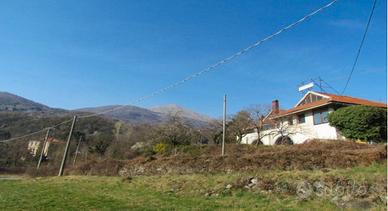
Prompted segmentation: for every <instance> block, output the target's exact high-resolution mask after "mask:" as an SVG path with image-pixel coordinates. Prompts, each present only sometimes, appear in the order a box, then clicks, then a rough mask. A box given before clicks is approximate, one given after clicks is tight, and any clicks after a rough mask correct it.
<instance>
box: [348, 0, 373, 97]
mask: <svg viewBox="0 0 388 211" xmlns="http://www.w3.org/2000/svg"><path fill="white" fill-rule="evenodd" d="M376 3H377V0H374V2H373V6H372V9H371V12H370V14H369V18H368V22H367V23H366V27H365V31H364V34H363V36H362V39H361V43H360V45H359V47H358V50H357V54H356V58H355V59H354V62H353V66H352V69H351V71H350V73H349V75H348V79H347V80H346V84H345V86H344V88H343V89H342V92H341V95H343V94H344V93H345V91H346V88H348V85H349V83H350V79H351V78H352V75H353V72H354V69H355V68H356V65H357V62H358V58H359V57H360V53H361V49H362V47H363V46H364V42H365V39H366V34H367V33H368V29H369V25H370V23H371V21H372V17H373V13H374V11H375V8H376Z"/></svg>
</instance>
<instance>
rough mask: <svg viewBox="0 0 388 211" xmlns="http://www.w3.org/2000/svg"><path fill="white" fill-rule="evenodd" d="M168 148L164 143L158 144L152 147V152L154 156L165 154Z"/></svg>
mask: <svg viewBox="0 0 388 211" xmlns="http://www.w3.org/2000/svg"><path fill="white" fill-rule="evenodd" d="M169 148H170V146H169V145H168V144H165V143H158V144H155V145H154V146H153V151H154V152H155V153H156V154H166V153H167V151H168V150H169Z"/></svg>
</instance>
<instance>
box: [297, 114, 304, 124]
mask: <svg viewBox="0 0 388 211" xmlns="http://www.w3.org/2000/svg"><path fill="white" fill-rule="evenodd" d="M305 122H306V118H305V116H304V114H299V115H298V123H299V124H303V123H305Z"/></svg>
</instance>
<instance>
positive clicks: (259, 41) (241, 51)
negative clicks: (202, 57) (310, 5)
mask: <svg viewBox="0 0 388 211" xmlns="http://www.w3.org/2000/svg"><path fill="white" fill-rule="evenodd" d="M337 1H338V0H333V1H331V2H330V3H328V4H326V5H324V6H322V7H320V8H319V9H317V10H314V11H313V12H311V13H309V14H307V15H305V16H304V17H303V18H301V19H299V20H297V21H295V22H293V23H291V24H289V25H287V26H285V27H283V28H281V29H280V30H278V31H277V32H275V33H273V34H271V35H269V36H267V37H265V38H264V39H261V40H258V41H256V42H255V43H253V44H252V45H250V46H248V47H246V48H244V49H242V50H240V51H238V52H237V53H235V54H233V55H231V56H229V57H227V58H225V59H222V60H220V61H218V62H216V63H215V64H213V65H210V66H208V67H207V68H205V69H203V70H201V71H199V72H196V73H194V74H191V75H189V76H187V77H186V78H184V79H182V80H180V81H177V82H175V83H172V84H171V85H169V86H166V87H164V88H161V89H158V90H156V91H154V92H152V93H151V94H149V95H145V96H143V97H141V98H139V99H137V100H135V101H133V102H131V103H129V104H136V103H139V102H142V101H144V100H146V99H149V98H151V97H154V96H156V95H160V94H162V93H164V92H166V91H168V90H170V89H173V88H175V87H177V86H179V85H181V84H184V83H186V82H188V81H190V80H193V79H194V78H197V77H199V76H201V75H202V74H204V73H207V72H211V71H214V70H216V68H217V67H218V66H221V65H223V64H225V63H228V62H230V61H231V60H233V59H236V58H238V57H240V56H242V55H243V54H245V53H247V52H249V51H251V50H253V49H254V48H256V47H258V46H259V45H261V44H262V43H264V42H266V41H268V40H270V39H272V38H274V37H276V36H278V35H279V34H281V33H283V32H285V31H287V30H289V29H291V28H293V27H295V26H297V25H299V24H300V23H302V22H304V21H306V20H308V19H309V18H311V17H312V16H314V15H316V14H318V13H319V12H321V11H323V10H324V9H326V8H328V7H330V6H332V5H333V4H334V3H336V2H337ZM126 106H127V105H121V106H118V107H115V108H113V109H108V110H105V111H102V112H98V113H93V114H88V115H83V116H79V117H78V118H79V119H81V118H89V117H93V116H99V115H102V114H106V113H109V112H112V111H116V110H119V109H121V108H124V107H126ZM69 121H71V120H69ZM46 129H47V128H45V129H42V130H40V131H36V132H33V133H30V134H27V135H23V136H20V137H15V138H12V140H16V139H18V138H24V137H27V136H30V135H33V134H35V133H38V132H42V131H44V130H46ZM9 140H11V139H8V140H4V141H2V142H6V141H9Z"/></svg>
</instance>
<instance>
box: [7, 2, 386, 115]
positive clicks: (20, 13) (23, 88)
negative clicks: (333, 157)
mask: <svg viewBox="0 0 388 211" xmlns="http://www.w3.org/2000/svg"><path fill="white" fill-rule="evenodd" d="M328 2H329V0H314V1H311V0H303V1H302V0H287V1H286V0H277V1H275V0H273V1H270V0H263V1H256V0H234V1H230V0H228V1H211V0H208V1H198V0H193V1H188V0H185V1H183V0H174V1H167V0H163V1H162V0H159V1H124V0H123V1H118V0H117V1H102V0H101V1H97V0H89V1H88V0H83V1H78V0H77V1H73V0H66V1H65V0H63V1H26V0H24V1H19V0H9V1H1V3H0V5H1V6H0V37H1V39H0V73H1V75H0V90H1V91H8V92H11V93H15V94H18V95H21V96H23V97H26V98H29V99H32V100H34V101H37V102H40V103H43V104H46V105H49V106H52V107H60V108H67V109H74V108H80V107H88V106H100V105H110V104H128V103H129V102H131V101H134V100H136V99H137V98H139V97H141V96H143V95H147V94H149V93H151V92H153V91H154V90H157V89H159V88H162V87H164V86H166V85H169V84H170V83H173V82H175V81H177V80H180V79H182V78H184V77H185V76H187V75H190V74H192V73H194V72H197V71H199V70H201V69H203V68H205V67H207V66H208V65H210V64H213V63H215V62H217V61H218V60H220V59H223V58H225V57H227V56H230V55H231V54H233V53H235V52H237V51H238V50H240V49H242V48H244V47H247V46H248V45H250V44H252V43H254V42H255V41H256V40H259V39H261V38H263V37H265V36H267V35H269V34H271V33H273V32H275V31H276V30H278V29H280V28H281V27H283V26H285V25H288V24H290V23H291V22H293V21H295V20H297V19H299V18H301V17H303V16H304V15H305V14H307V13H309V12H311V11H312V10H314V9H317V8H319V7H321V6H323V5H324V4H326V3H328ZM372 3H373V1H372V0H360V1H351V0H339V1H338V2H337V3H336V4H335V5H334V6H333V7H330V8H329V9H327V10H325V11H324V12H322V13H320V14H319V15H317V16H315V17H313V18H312V19H311V20H309V21H307V22H305V23H303V24H301V25H299V26H298V27H297V28H294V29H293V30H291V31H288V32H286V33H284V34H281V35H280V36H278V37H277V38H275V39H272V40H270V41H268V42H266V43H264V44H263V45H262V46H260V47H259V48H257V49H255V50H254V51H251V52H250V53H249V54H247V55H244V56H242V57H240V58H239V59H237V60H235V61H233V62H231V63H229V64H226V65H224V66H222V67H220V68H219V69H218V70H217V71H215V72H212V73H209V74H205V75H202V76H201V77H200V78H197V79H195V80H192V81H190V82H188V83H186V84H184V85H182V86H180V87H179V88H177V89H174V90H170V91H169V92H167V93H164V94H163V95H159V96H157V97H154V98H151V99H148V100H146V101H144V102H142V103H140V104H138V105H137V106H143V107H152V106H156V105H162V104H170V103H175V104H179V105H181V106H184V107H186V108H189V109H192V110H194V111H197V112H201V113H204V114H207V115H210V116H213V117H217V116H220V115H221V113H222V98H223V94H224V93H226V94H228V96H229V111H230V112H231V113H233V112H236V111H238V110H240V109H241V108H244V107H247V106H249V105H252V104H269V103H270V102H271V101H272V100H273V99H279V101H280V105H281V107H283V108H289V107H291V106H293V105H294V104H295V103H296V102H297V101H298V99H299V98H300V96H301V95H300V93H298V91H297V87H298V85H299V84H300V83H301V82H302V81H307V80H309V79H311V78H316V77H318V76H320V77H322V78H323V79H324V80H326V81H327V82H329V83H330V84H331V85H332V86H334V87H335V88H337V89H339V90H341V89H342V88H343V87H344V85H345V82H346V78H347V75H348V73H349V71H350V69H351V66H352V63H353V61H354V57H355V55H356V51H357V48H358V45H359V43H360V40H361V38H362V34H363V31H364V28H365V24H366V22H367V19H368V16H369V13H370V9H371V6H372ZM386 8H387V5H386V1H384V0H379V1H378V3H377V6H376V10H375V15H374V17H373V20H372V23H371V26H370V30H369V33H368V35H367V39H366V42H365V46H364V49H363V51H362V53H361V55H360V59H359V63H358V65H357V68H356V70H355V72H354V75H353V78H352V80H351V82H350V85H349V87H348V90H347V92H346V95H351V96H356V97H362V98H368V99H372V100H377V101H386V96H387V92H386V83H387V72H386V69H387V66H386V58H387V55H386V50H387V49H386V46H387V43H386V36H387V34H386V31H387V28H386V26H387V23H386V15H387V14H386Z"/></svg>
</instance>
